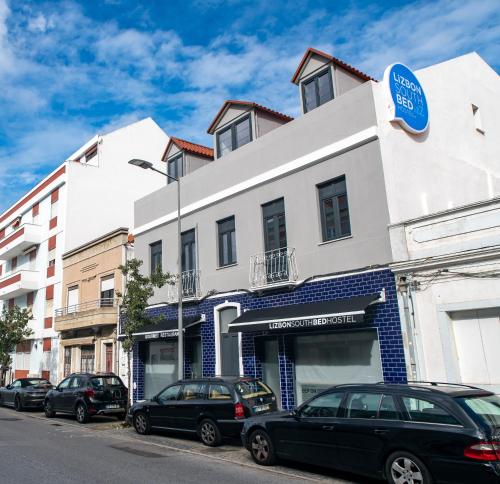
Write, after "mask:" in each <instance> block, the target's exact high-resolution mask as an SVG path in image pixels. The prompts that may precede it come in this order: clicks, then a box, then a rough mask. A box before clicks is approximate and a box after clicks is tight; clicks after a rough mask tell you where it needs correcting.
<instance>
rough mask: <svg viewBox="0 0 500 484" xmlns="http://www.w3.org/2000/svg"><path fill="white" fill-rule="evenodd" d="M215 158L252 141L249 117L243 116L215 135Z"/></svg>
mask: <svg viewBox="0 0 500 484" xmlns="http://www.w3.org/2000/svg"><path fill="white" fill-rule="evenodd" d="M216 136H217V157H218V158H220V157H221V156H224V155H225V154H227V153H229V152H231V151H234V150H236V149H237V148H240V147H241V146H243V145H246V144H247V143H250V141H252V124H251V117H250V115H247V116H245V117H244V118H243V119H240V120H238V121H236V122H234V123H233V124H231V125H230V126H228V127H227V128H225V129H224V130H222V131H220V132H219V133H217V135H216Z"/></svg>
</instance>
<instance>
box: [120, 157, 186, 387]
mask: <svg viewBox="0 0 500 484" xmlns="http://www.w3.org/2000/svg"><path fill="white" fill-rule="evenodd" d="M129 164H130V165H134V166H138V167H139V168H143V169H144V170H153V171H156V173H159V174H160V175H163V176H166V177H167V178H170V179H171V180H174V181H175V182H177V246H178V247H177V272H178V274H179V282H178V294H177V302H178V313H177V329H178V332H179V334H178V336H177V346H178V348H177V350H178V357H179V360H178V367H179V368H178V376H179V380H182V379H183V378H184V340H183V334H182V331H183V328H182V245H181V181H180V177H179V178H176V177H173V176H171V175H169V174H168V173H164V172H163V171H160V170H157V169H156V168H155V167H154V166H153V163H151V162H150V161H146V160H140V159H137V158H134V159H133V160H130V161H129Z"/></svg>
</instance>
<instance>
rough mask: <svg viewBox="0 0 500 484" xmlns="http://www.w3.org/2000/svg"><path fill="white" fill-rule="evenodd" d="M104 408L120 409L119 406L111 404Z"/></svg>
mask: <svg viewBox="0 0 500 484" xmlns="http://www.w3.org/2000/svg"><path fill="white" fill-rule="evenodd" d="M106 408H120V405H117V404H116V403H112V404H110V405H106Z"/></svg>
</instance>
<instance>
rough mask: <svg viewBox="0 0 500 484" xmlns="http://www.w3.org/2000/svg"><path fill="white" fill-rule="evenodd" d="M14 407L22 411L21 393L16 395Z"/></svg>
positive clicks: (17, 410)
mask: <svg viewBox="0 0 500 484" xmlns="http://www.w3.org/2000/svg"><path fill="white" fill-rule="evenodd" d="M14 408H15V409H16V412H21V411H22V410H23V404H22V403H21V397H20V396H19V395H16V398H15V399H14Z"/></svg>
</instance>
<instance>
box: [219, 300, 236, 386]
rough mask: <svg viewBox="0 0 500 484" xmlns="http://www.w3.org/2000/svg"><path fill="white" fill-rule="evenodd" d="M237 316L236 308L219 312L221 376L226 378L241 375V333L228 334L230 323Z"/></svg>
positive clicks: (228, 308)
mask: <svg viewBox="0 0 500 484" xmlns="http://www.w3.org/2000/svg"><path fill="white" fill-rule="evenodd" d="M237 316H238V310H237V309H236V308H235V307H227V308H222V309H220V310H219V328H220V358H221V374H222V375H224V376H235V375H239V374H240V352H239V348H238V334H239V333H229V332H228V331H229V323H231V322H232V321H234V320H235V319H236V317H237Z"/></svg>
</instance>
